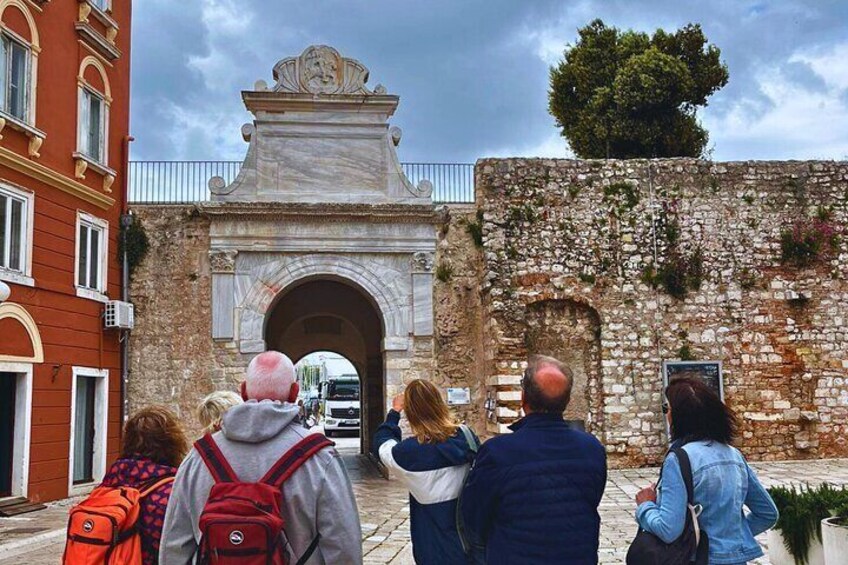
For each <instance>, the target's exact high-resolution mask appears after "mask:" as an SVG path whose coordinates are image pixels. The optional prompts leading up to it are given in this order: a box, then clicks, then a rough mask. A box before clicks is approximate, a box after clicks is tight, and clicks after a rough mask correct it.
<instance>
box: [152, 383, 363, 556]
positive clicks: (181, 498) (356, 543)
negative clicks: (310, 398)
mask: <svg viewBox="0 0 848 565" xmlns="http://www.w3.org/2000/svg"><path fill="white" fill-rule="evenodd" d="M297 414H298V408H297V406H295V405H293V404H283V403H280V402H271V401H269V400H263V401H262V402H256V401H249V402H245V403H244V404H240V405H238V406H234V407H233V408H231V409H230V410H229V411H228V412H227V414H226V415H225V416H224V422H223V425H222V428H221V431H220V432H217V433H215V434H214V436H213V437H214V439H215V442H216V443H217V444H218V446H220V448H221V451H222V452H223V454H224V457H226V459H227V461H228V462H229V463H230V465H231V466H232V468H233V470H234V471H235V472H236V475H238V478H239V479H240V480H241V481H244V482H256V481H258V480H259V479H261V478H262V476H263V475H265V473H266V472H267V471H268V469H270V468H271V466H272V465H273V464H274V463H276V462H277V460H278V459H279V458H280V457H281V456H282V455H283V453H285V452H286V451H288V450H289V449H290V448H291V447H292V446H294V444H296V443H297V442H298V441H300V440H301V439H302V438H303V437H304V436H306V435H307V431H306V430H304V429H303V428H302V427H301V426H300V425H297V424H294V425H292V424H293V422H294V420H295V418H296V417H297ZM213 483H214V481H213V479H212V476H211V475H210V474H209V471H208V469H207V468H206V464H205V463H204V462H203V459H201V457H200V455H199V454H198V453H197V452H196V450H194V449H192V450H191V451H190V452H189V454H188V456H187V457H186V459H185V460H184V461H183V463H182V465H180V469H179V471H178V472H177V478H176V480H175V481H174V489H173V492H172V494H171V499H170V501H169V502H168V510H167V512H166V514H165V525H164V527H163V529H162V541H161V545H160V549H159V563H160V565H186V564H188V563H191V562H192V559H193V556H194V554H195V551H196V550H197V545H198V540H199V539H200V530H199V529H198V521H199V519H200V514H201V512H202V511H203V507H204V505H205V504H206V499H207V498H208V496H209V490H210V489H211V488H212V485H213ZM282 515H283V518H284V519H285V521H286V535H287V537H288V541H289V546H288V550H289V562H290V563H294V562H296V561H297V560H298V559H300V557H301V556H302V555H303V554H304V553H305V552H306V550H307V548H308V547H309V544H310V543H311V542H312V540H313V539H314V538H315V536H316V535H317V534H318V533H320V534H321V539H320V541H319V543H318V548H317V549H316V550H315V553H313V554H312V557H311V558H310V559H309V561H307V563H308V564H310V565H319V564H325V563H326V564H331V565H336V564H342V563H343V564H345V565H347V564H352V565H358V564H361V563H362V530H361V528H360V525H359V512H358V510H357V507H356V500H355V499H354V497H353V489H352V488H351V485H350V479H349V478H348V476H347V471H346V470H345V467H344V465H343V464H342V460H341V458H340V457H339V455H338V453H337V452H336V450H335V449H331V448H327V449H323V450H321V451H319V452H318V453H316V454H315V455H314V456H313V457H312V458H311V459H309V460H308V461H307V462H306V463H304V464H303V466H302V467H300V468H299V469H298V470H297V471H295V473H294V474H293V475H292V476H291V477H290V478H289V479H288V480H287V481H286V482H285V484H283V508H282Z"/></svg>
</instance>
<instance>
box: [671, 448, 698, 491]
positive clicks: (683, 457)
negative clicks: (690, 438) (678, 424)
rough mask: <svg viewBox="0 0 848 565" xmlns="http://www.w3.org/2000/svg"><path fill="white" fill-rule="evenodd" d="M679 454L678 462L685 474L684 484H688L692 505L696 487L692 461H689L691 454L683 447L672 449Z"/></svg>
mask: <svg viewBox="0 0 848 565" xmlns="http://www.w3.org/2000/svg"><path fill="white" fill-rule="evenodd" d="M672 453H674V454H675V455H676V456H677V462H678V464H679V465H680V474H681V475H683V484H684V485H686V497H687V501H688V503H689V504H690V505H693V504H694V500H695V487H694V485H693V481H692V463H691V462H690V461H689V454H688V453H686V450H685V449H683V448H682V447H676V448H674V449H673V450H672Z"/></svg>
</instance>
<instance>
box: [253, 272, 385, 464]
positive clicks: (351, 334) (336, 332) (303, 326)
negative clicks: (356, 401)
mask: <svg viewBox="0 0 848 565" xmlns="http://www.w3.org/2000/svg"><path fill="white" fill-rule="evenodd" d="M382 342H383V321H382V317H381V315H380V313H379V311H378V309H377V307H376V306H375V305H374V303H373V302H372V300H371V299H370V298H369V297H368V296H367V295H366V294H365V293H364V292H363V291H362V290H361V289H359V288H358V287H356V286H354V285H353V284H352V283H349V282H347V281H342V280H335V279H326V278H319V279H310V280H306V281H301V282H299V283H296V284H294V285H292V286H291V287H289V288H287V289H284V290H283V291H282V292H280V294H279V295H278V297H277V298H276V301H275V303H274V304H273V305H272V307H271V308H270V309H269V311H268V316H267V318H266V320H265V343H266V345H267V348H268V349H269V350H277V351H280V352H282V353H285V354H286V355H288V356H289V357H290V358H291V359H292V360H294V361H297V360H299V359H301V358H303V357H304V356H305V355H307V354H309V353H312V352H314V351H326V350H329V351H335V352H337V353H339V354H340V355H343V356H344V357H346V358H347V359H349V360H350V362H351V363H353V365H354V367H356V371H357V373H359V376H360V381H361V387H362V390H361V393H360V398H361V410H362V415H361V430H360V436H361V449H362V451H363V453H367V452H368V450H369V449H370V446H371V437H372V435H373V434H374V431H375V430H376V429H377V426H379V425H380V423H381V422H382V420H383V416H384V412H385V379H384V363H383V351H382Z"/></svg>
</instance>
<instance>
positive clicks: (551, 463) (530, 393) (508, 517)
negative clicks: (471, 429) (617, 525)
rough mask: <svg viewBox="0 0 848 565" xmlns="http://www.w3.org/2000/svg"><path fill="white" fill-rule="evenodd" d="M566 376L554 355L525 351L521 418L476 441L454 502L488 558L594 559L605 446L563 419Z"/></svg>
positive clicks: (577, 564) (575, 563) (576, 564)
mask: <svg viewBox="0 0 848 565" xmlns="http://www.w3.org/2000/svg"><path fill="white" fill-rule="evenodd" d="M573 382H574V377H573V375H572V372H571V370H570V369H569V368H568V367H567V366H566V365H565V364H563V363H561V362H560V361H558V360H557V359H554V358H553V357H544V356H534V357H532V358H531V359H530V361H529V363H528V366H527V370H526V371H525V372H524V378H523V379H522V382H521V391H522V392H521V404H522V408H523V409H524V413H525V417H524V418H522V419H521V420H519V421H518V422H516V423H515V424H513V425H511V426H510V429H511V430H512V431H513V433H511V434H507V435H502V436H498V437H496V438H493V439H491V440H489V441H487V442H486V443H485V444H483V446H482V447H481V448H480V452H479V454H478V455H477V460H476V461H475V463H474V467H473V469H472V470H471V473H470V475H469V476H468V481H467V483H466V486H465V489H464V490H463V493H462V497H461V499H460V504H461V508H462V520H463V523H464V527H465V531H466V532H467V537H468V538H469V539H470V540H472V541H474V542H475V543H476V544H478V545H480V546H481V547H485V549H484V550H483V552H484V553H485V556H484V557H483V560H484V562H485V563H487V564H488V565H500V564H503V565H507V564H512V563H522V564H524V565H530V564H548V563H568V564H569V565H582V564H593V565H594V564H596V563H597V562H598V536H599V534H600V524H601V519H600V516H599V514H598V505H599V504H600V502H601V498H602V497H603V494H604V487H605V485H606V479H607V464H606V452H605V450H604V448H603V446H602V445H601V444H600V442H599V441H598V440H597V439H595V437H594V436H592V435H590V434H587V433H586V432H582V431H579V430H575V429H572V428H570V427H569V426H568V424H567V423H566V422H565V420H563V412H565V408H566V407H567V406H568V401H569V399H570V398H571V388H572V385H573Z"/></svg>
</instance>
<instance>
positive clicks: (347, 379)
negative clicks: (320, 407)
mask: <svg viewBox="0 0 848 565" xmlns="http://www.w3.org/2000/svg"><path fill="white" fill-rule="evenodd" d="M321 397H322V399H323V401H324V433H325V434H327V437H332V436H333V435H335V434H336V432H340V431H345V430H351V431H357V432H358V431H359V414H360V406H359V377H358V376H357V375H341V376H338V377H330V378H329V379H327V380H326V381H324V382H323V383H321Z"/></svg>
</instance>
